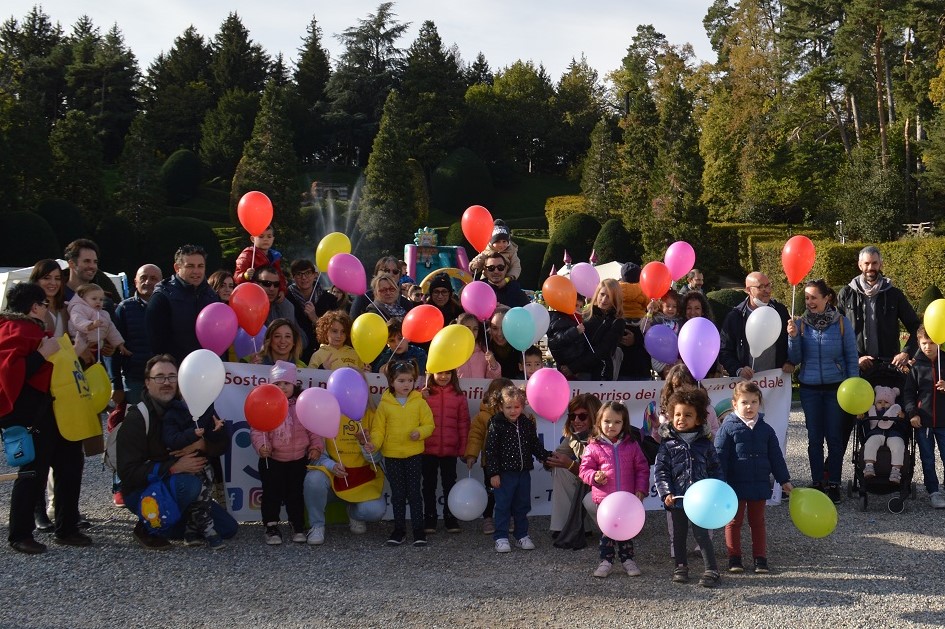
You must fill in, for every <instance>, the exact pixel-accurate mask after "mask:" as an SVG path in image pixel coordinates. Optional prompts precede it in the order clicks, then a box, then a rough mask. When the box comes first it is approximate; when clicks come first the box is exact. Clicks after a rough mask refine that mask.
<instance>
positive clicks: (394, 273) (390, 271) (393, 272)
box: [382, 269, 400, 277]
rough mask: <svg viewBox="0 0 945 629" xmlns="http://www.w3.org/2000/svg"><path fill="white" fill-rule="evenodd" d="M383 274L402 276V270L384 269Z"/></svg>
mask: <svg viewBox="0 0 945 629" xmlns="http://www.w3.org/2000/svg"><path fill="white" fill-rule="evenodd" d="M382 272H383V273H387V274H388V275H394V276H397V277H399V276H400V269H384V270H383V271H382Z"/></svg>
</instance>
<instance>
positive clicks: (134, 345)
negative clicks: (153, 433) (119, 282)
mask: <svg viewBox="0 0 945 629" xmlns="http://www.w3.org/2000/svg"><path fill="white" fill-rule="evenodd" d="M160 281H161V269H159V268H158V267H157V265H155V264H143V265H141V267H140V268H139V269H138V272H137V273H135V279H134V282H135V294H134V295H132V296H131V297H129V298H128V299H125V300H123V301H122V302H121V303H120V304H118V307H117V308H115V327H116V328H118V331H119V332H121V336H122V338H124V339H125V347H126V348H127V349H128V350H130V351H131V356H122V355H121V354H116V355H115V357H114V358H113V359H112V399H113V400H114V401H115V403H116V404H122V403H123V402H125V401H126V400H127V402H129V403H130V404H137V403H138V402H140V401H141V391H142V390H143V389H144V364H145V363H146V362H147V359H148V356H150V355H151V340H150V339H149V338H148V328H147V325H146V324H145V320H144V319H145V313H146V312H147V309H148V302H149V301H150V300H151V296H152V295H153V294H154V289H155V287H156V286H157V285H158V282H160Z"/></svg>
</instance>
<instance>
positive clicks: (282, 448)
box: [250, 360, 325, 546]
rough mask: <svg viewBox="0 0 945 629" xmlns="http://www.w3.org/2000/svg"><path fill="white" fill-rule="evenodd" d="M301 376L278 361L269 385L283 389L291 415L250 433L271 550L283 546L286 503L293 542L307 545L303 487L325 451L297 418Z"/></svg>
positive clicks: (263, 517)
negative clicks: (272, 426) (282, 514)
mask: <svg viewBox="0 0 945 629" xmlns="http://www.w3.org/2000/svg"><path fill="white" fill-rule="evenodd" d="M297 376H298V369H297V367H296V366H295V365H294V364H292V363H290V362H288V361H284V360H277V361H276V364H275V365H273V366H272V370H270V372H269V382H270V383H271V384H274V385H276V386H277V387H279V390H281V391H282V393H284V394H285V396H286V398H288V400H289V412H288V414H287V415H286V418H285V421H284V422H282V424H280V425H279V427H278V428H276V429H275V430H270V431H268V432H262V431H260V430H256V429H255V428H253V429H252V430H251V431H250V437H251V440H252V443H253V448H255V449H256V452H257V453H259V479H260V481H261V482H262V491H263V494H262V505H261V511H262V521H263V523H264V524H265V525H266V536H265V538H266V544H268V545H270V546H278V545H279V544H281V543H282V533H281V532H280V531H279V515H280V512H281V511H282V503H285V510H286V513H287V514H288V516H289V523H290V524H291V525H292V541H293V542H295V543H297V544H304V543H305V542H306V540H307V536H306V534H305V525H304V519H303V518H304V516H303V513H304V503H303V500H302V484H303V482H304V481H305V474H306V471H307V470H306V465H307V464H308V462H309V460H310V459H318V458H319V457H320V456H321V454H322V452H324V450H325V445H324V442H323V441H322V438H321V437H319V436H318V435H316V434H314V433H311V432H309V431H308V430H306V429H305V427H304V426H302V424H301V423H300V422H299V420H298V417H296V415H295V401H296V399H297V398H298V396H299V393H301V387H300V386H299V385H298V384H297V383H296V378H297ZM323 535H324V533H323Z"/></svg>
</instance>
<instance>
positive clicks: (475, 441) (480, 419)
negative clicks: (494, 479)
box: [463, 377, 515, 535]
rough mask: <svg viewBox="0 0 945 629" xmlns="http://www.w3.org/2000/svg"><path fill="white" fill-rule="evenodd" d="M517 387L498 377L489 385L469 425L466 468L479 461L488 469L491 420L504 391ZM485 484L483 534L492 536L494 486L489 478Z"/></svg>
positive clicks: (497, 410) (500, 402)
mask: <svg viewBox="0 0 945 629" xmlns="http://www.w3.org/2000/svg"><path fill="white" fill-rule="evenodd" d="M512 386H515V383H514V382H512V381H511V380H509V379H508V378H502V377H498V378H496V379H495V380H493V381H492V382H490V383H489V386H488V387H486V392H485V393H483V394H482V402H481V403H480V405H479V412H478V413H476V416H475V417H474V418H473V420H472V422H471V423H470V425H469V436H468V437H467V438H466V454H465V456H464V457H463V458H464V459H465V460H466V467H467V468H468V469H470V470H471V469H472V468H473V465H475V464H476V461H477V460H478V461H479V463H480V465H481V466H482V469H483V471H485V469H486V448H485V446H486V433H487V432H488V431H489V420H491V419H492V418H493V417H494V416H495V414H496V413H498V412H499V410H500V409H501V407H502V400H501V397H502V390H503V389H505V388H506V387H512ZM483 484H484V485H485V486H486V494H487V500H486V508H485V510H484V511H483V513H482V534H483V535H492V534H493V533H495V520H494V518H493V517H492V516H493V513H494V510H495V494H494V493H493V491H492V485H491V484H490V483H489V478H488V477H484V478H483Z"/></svg>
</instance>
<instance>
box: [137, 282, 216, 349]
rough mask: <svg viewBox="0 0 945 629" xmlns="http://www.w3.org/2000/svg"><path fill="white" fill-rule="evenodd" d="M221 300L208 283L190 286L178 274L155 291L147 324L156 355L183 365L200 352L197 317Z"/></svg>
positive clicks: (146, 319)
mask: <svg viewBox="0 0 945 629" xmlns="http://www.w3.org/2000/svg"><path fill="white" fill-rule="evenodd" d="M218 301H220V298H219V297H218V296H217V294H216V292H215V291H214V290H213V289H212V288H210V284H208V283H207V280H204V281H203V282H201V283H200V285H199V286H194V285H192V284H187V283H186V282H184V281H183V280H182V279H181V278H180V277H178V276H177V275H176V274H174V275H172V276H171V277H169V278H168V279H166V280H162V281H161V283H159V284H158V285H157V287H156V288H155V289H154V294H153V295H151V300H150V301H148V309H147V311H146V313H145V323H146V324H147V327H148V337H149V338H150V339H151V349H152V350H153V351H154V353H155V354H170V355H171V356H173V357H174V358H175V359H177V363H178V364H180V362H181V361H182V360H184V357H186V356H187V354H189V353H190V352H192V351H194V350H197V349H200V342H199V341H197V331H196V325H197V315H198V314H200V311H201V310H203V308H204V306H207V305H209V304H212V303H216V302H218Z"/></svg>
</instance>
